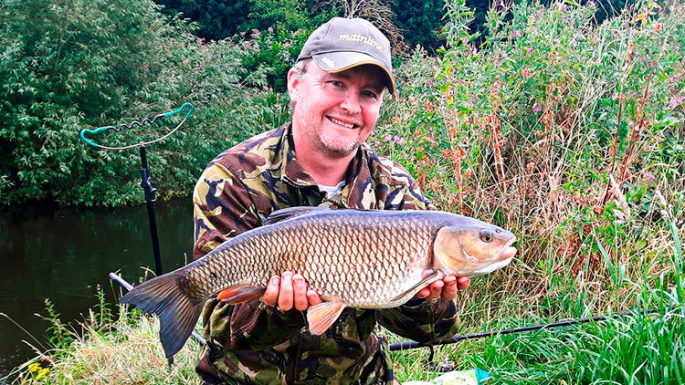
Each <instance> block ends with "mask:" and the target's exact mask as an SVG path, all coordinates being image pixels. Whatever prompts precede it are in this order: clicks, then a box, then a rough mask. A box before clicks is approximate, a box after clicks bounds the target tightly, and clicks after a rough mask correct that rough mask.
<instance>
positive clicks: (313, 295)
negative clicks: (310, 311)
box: [307, 289, 323, 306]
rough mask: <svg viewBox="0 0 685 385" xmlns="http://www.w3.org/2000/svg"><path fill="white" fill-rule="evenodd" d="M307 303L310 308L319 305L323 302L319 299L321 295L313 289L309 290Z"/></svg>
mask: <svg viewBox="0 0 685 385" xmlns="http://www.w3.org/2000/svg"><path fill="white" fill-rule="evenodd" d="M307 301H309V306H314V305H318V304H320V303H321V302H323V300H322V299H321V297H319V293H317V292H316V291H314V290H312V289H309V290H307Z"/></svg>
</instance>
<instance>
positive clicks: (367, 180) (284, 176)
mask: <svg viewBox="0 0 685 385" xmlns="http://www.w3.org/2000/svg"><path fill="white" fill-rule="evenodd" d="M386 90H387V91H389V92H391V93H393V92H394V91H395V83H394V78H393V74H392V66H391V62H390V44H389V42H388V40H387V38H386V37H385V36H384V35H383V34H382V33H381V32H380V31H379V30H378V29H376V28H375V27H374V26H373V25H372V24H371V23H369V22H368V21H366V20H363V19H343V18H333V19H332V20H330V21H329V22H327V23H326V24H324V25H322V26H321V27H319V28H318V29H317V30H316V31H314V32H313V33H312V35H311V36H310V37H309V39H308V40H307V42H306V43H305V45H304V47H303V49H302V52H301V53H300V55H299V57H298V60H297V62H296V64H295V65H294V66H293V68H292V69H291V70H290V71H289V73H288V94H289V96H290V99H291V107H292V123H290V124H285V125H283V126H282V127H280V128H277V129H275V130H272V131H269V132H266V133H264V134H261V135H258V136H256V137H254V138H251V139H249V140H247V141H245V142H243V143H241V144H239V145H237V146H236V147H234V148H231V149H229V150H227V151H225V152H223V153H222V154H220V155H219V156H217V158H215V159H214V160H213V161H212V162H211V163H210V164H209V166H208V167H207V169H206V170H205V171H204V173H203V174H202V176H201V177H200V179H199V181H198V183H197V186H196V188H195V194H194V204H195V249H194V257H195V258H199V257H201V256H203V255H204V254H206V253H207V252H209V251H211V250H212V249H213V248H215V247H216V246H218V245H219V244H220V243H222V242H224V241H225V240H227V239H228V238H230V237H233V236H236V235H238V234H240V233H242V232H244V231H247V230H249V229H252V228H255V227H258V226H260V225H262V223H263V221H264V219H265V218H266V217H267V216H268V215H269V214H270V213H271V212H273V211H274V210H277V209H282V208H287V207H292V206H325V207H333V208H363V209H386V210H400V209H422V210H424V209H430V208H432V206H431V205H430V203H429V202H428V201H427V200H426V199H425V198H424V197H423V195H422V194H421V192H420V190H419V188H418V185H417V183H416V182H415V181H414V179H413V178H412V177H411V176H410V175H409V174H408V173H407V171H406V170H405V169H404V168H402V167H401V166H399V165H398V164H396V163H394V162H392V161H389V160H387V159H382V158H379V157H378V156H377V155H376V154H375V153H374V152H373V151H371V150H370V149H369V147H368V146H367V145H366V144H365V143H364V142H365V141H366V139H367V138H368V137H369V135H371V133H372V131H373V128H374V126H375V124H376V121H377V119H378V116H379V110H380V107H381V104H382V101H383V96H384V93H385V92H386ZM468 284H469V282H468V278H466V277H459V278H457V277H454V276H448V277H445V278H444V279H443V280H441V281H437V282H435V283H433V284H432V285H431V286H430V287H428V288H425V289H423V290H422V291H420V292H419V293H418V294H417V296H416V297H417V298H414V299H412V300H410V301H409V302H408V303H407V304H405V305H404V306H401V307H399V308H396V309H388V310H380V311H377V310H363V309H346V310H345V311H344V313H343V314H342V315H341V317H340V319H339V320H338V321H337V322H336V323H335V324H334V325H333V326H332V327H331V328H330V329H329V330H328V331H327V332H326V333H324V334H323V335H320V336H314V335H311V334H310V333H309V332H308V331H307V329H306V322H305V318H304V316H303V313H302V312H303V311H304V310H306V309H307V308H308V307H309V306H310V305H314V304H318V303H320V302H321V301H322V300H321V298H320V297H319V295H318V293H316V292H315V291H314V290H311V289H308V288H307V283H306V282H305V281H304V279H303V277H302V275H300V274H297V273H296V272H295V273H294V272H287V271H286V272H283V273H282V275H281V276H276V277H272V279H271V280H270V281H269V284H268V287H267V290H266V292H265V294H264V296H263V298H262V299H261V300H259V301H248V302H245V303H242V304H239V305H235V306H230V305H226V304H223V303H221V302H219V301H215V300H212V301H209V302H208V304H207V306H206V307H205V311H204V313H203V316H202V318H203V321H204V325H205V333H206V337H207V341H208V345H207V347H206V348H205V349H204V350H203V355H202V358H201V360H200V363H199V364H198V367H197V371H198V373H199V374H200V375H201V376H202V377H203V379H204V380H205V381H206V383H245V384H251V383H259V384H296V383H302V384H304V383H306V384H351V383H392V382H393V381H394V377H393V374H392V366H391V363H390V361H389V357H388V353H387V346H386V348H385V349H383V345H384V344H387V342H386V341H385V339H384V338H379V337H378V335H377V332H378V324H380V325H382V326H384V327H386V328H388V329H390V330H392V331H393V332H395V333H398V334H400V335H403V336H405V337H407V338H411V339H414V340H417V341H427V340H431V339H435V338H439V337H442V336H449V335H451V334H452V333H453V327H454V326H455V319H456V307H455V304H454V301H453V298H454V297H455V295H456V292H457V288H465V287H467V286H468Z"/></svg>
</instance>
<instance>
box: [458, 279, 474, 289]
mask: <svg viewBox="0 0 685 385" xmlns="http://www.w3.org/2000/svg"><path fill="white" fill-rule="evenodd" d="M469 286H471V277H466V276H465V277H457V289H459V290H464V289H467V288H468V287H469Z"/></svg>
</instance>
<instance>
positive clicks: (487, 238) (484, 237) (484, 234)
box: [480, 230, 494, 243]
mask: <svg viewBox="0 0 685 385" xmlns="http://www.w3.org/2000/svg"><path fill="white" fill-rule="evenodd" d="M493 239H494V236H493V235H492V232H490V231H487V230H483V231H481V232H480V240H481V241H483V242H485V243H490V242H492V240H493Z"/></svg>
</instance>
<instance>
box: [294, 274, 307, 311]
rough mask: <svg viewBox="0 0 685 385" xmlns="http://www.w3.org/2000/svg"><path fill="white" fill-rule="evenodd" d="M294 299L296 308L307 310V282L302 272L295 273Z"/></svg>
mask: <svg viewBox="0 0 685 385" xmlns="http://www.w3.org/2000/svg"><path fill="white" fill-rule="evenodd" d="M293 301H294V305H295V309H297V310H307V308H308V307H309V301H307V283H306V282H305V281H304V277H303V276H302V275H301V274H295V275H293Z"/></svg>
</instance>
